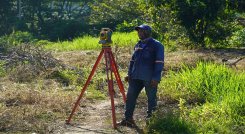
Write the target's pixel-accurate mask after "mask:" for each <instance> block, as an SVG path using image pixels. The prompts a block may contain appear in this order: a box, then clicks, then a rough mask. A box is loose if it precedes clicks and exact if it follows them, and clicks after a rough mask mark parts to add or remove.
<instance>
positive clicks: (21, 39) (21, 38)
mask: <svg viewBox="0 0 245 134" xmlns="http://www.w3.org/2000/svg"><path fill="white" fill-rule="evenodd" d="M31 42H36V39H35V38H34V36H33V35H32V34H31V33H28V32H21V31H16V32H15V31H14V32H12V33H11V34H10V35H5V36H2V37H0V47H1V48H2V51H5V52H6V51H7V50H8V49H10V48H12V47H14V46H17V45H19V44H22V43H31Z"/></svg>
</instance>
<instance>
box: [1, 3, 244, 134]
mask: <svg viewBox="0 0 245 134" xmlns="http://www.w3.org/2000/svg"><path fill="white" fill-rule="evenodd" d="M244 7H245V2H244V1H242V0H212V1H211V0H116V1H113V2H111V0H62V1H57V0H36V1H31V0H1V1H0V9H1V10H0V79H1V81H0V132H7V133H30V132H31V133H33V132H34V133H35V132H37V133H52V132H53V130H54V129H56V128H55V127H56V125H57V124H55V123H57V122H60V120H62V121H63V120H64V117H67V116H68V114H69V113H70V110H71V109H70V108H71V104H73V103H74V102H75V99H76V96H77V95H78V94H79V93H80V89H81V88H82V85H84V83H85V81H86V80H87V78H88V75H89V73H90V71H91V68H92V64H93V63H94V62H91V59H94V58H96V56H97V55H95V54H97V52H99V51H98V50H100V49H101V44H99V43H98V42H99V37H98V34H99V30H100V28H104V27H108V28H111V29H112V30H113V31H114V33H113V35H112V41H113V43H112V46H113V49H114V48H115V54H116V55H115V57H116V60H117V62H118V65H119V69H120V74H122V75H124V76H125V75H126V72H127V67H128V62H129V60H130V54H131V51H132V50H133V46H134V45H135V44H136V43H137V41H138V36H137V32H135V30H134V27H135V26H137V25H140V24H149V25H150V26H151V27H152V28H153V37H154V38H156V39H158V40H159V41H161V42H162V43H163V44H164V45H165V51H166V58H165V59H166V64H165V66H166V68H165V73H166V74H167V75H166V76H164V78H163V79H162V81H161V83H160V85H159V101H162V102H168V101H169V102H171V106H172V105H173V107H172V108H169V109H167V110H169V111H167V112H166V111H164V110H166V108H165V109H164V108H163V109H164V110H161V108H159V111H157V112H156V113H155V115H154V117H153V118H152V119H151V120H149V122H148V124H147V126H146V127H145V128H144V129H145V130H146V132H148V133H157V134H158V133H183V134H192V133H236V134H240V133H241V134H243V133H245V131H244V126H245V117H244V116H245V113H244V111H245V82H244V81H245V72H244V65H245V64H244V59H242V57H244V52H242V51H243V50H244V47H245V44H244V42H245V30H244V26H245V8H244ZM43 48H44V49H43ZM183 48H184V49H193V48H198V50H200V48H201V50H200V51H201V52H200V53H201V54H200V53H199V55H196V53H198V52H197V51H189V50H188V51H185V53H182V52H180V51H177V52H173V51H176V50H180V49H183ZM202 48H205V50H203V49H202ZM207 48H225V49H226V51H219V52H220V53H219V54H218V53H217V52H216V50H217V51H218V49H214V50H215V51H211V50H207ZM230 48H232V49H230ZM76 50H79V52H78V53H79V54H78V53H77V52H76ZM81 50H87V51H85V52H81ZM90 50H91V51H90ZM232 50H236V51H234V52H235V53H232V54H231V53H229V54H231V55H227V54H226V52H229V51H232ZM69 51H71V52H69ZM92 51H93V52H92ZM207 51H208V52H209V53H212V54H208V53H206V52H207ZM73 53H75V54H74V55H73ZM53 54H54V55H55V56H53ZM57 55H58V56H57ZM207 55H208V56H210V57H208V56H207ZM56 56H57V57H56ZM66 56H67V57H66ZM78 56H80V57H78ZM168 56H169V57H171V56H172V57H174V58H172V59H169V57H168ZM85 57H86V58H87V57H88V59H86V58H85ZM229 58H234V59H235V58H240V59H241V60H240V61H239V63H240V64H239V67H237V68H236V69H232V68H228V67H227V66H225V65H223V63H222V64H217V63H220V61H222V62H224V63H226V59H228V60H229ZM57 59H59V60H57ZM199 59H202V60H201V61H202V62H199V63H196V62H197V60H199ZM170 60H171V61H170ZM207 60H208V61H214V62H215V63H213V62H207ZM182 64H185V65H182ZM102 65H103V67H104V64H102ZM181 65H182V66H181ZM74 66H75V67H74ZM78 68H79V69H78ZM180 68H181V69H180ZM172 69H173V70H175V71H171V70H172ZM96 71H97V72H96V74H95V76H94V77H93V79H92V80H91V82H90V84H89V86H88V89H87V91H86V92H85V94H84V97H86V98H87V99H88V100H89V102H87V103H91V102H90V101H91V100H92V101H93V100H101V99H105V98H106V97H107V96H108V95H107V94H108V93H107V90H104V89H107V88H108V87H107V81H106V75H105V70H103V69H101V70H96ZM124 84H125V85H126V83H124ZM74 96H75V97H74ZM141 97H146V96H145V94H143V95H142V96H141ZM119 108H120V107H119ZM78 114H79V115H80V116H77V117H75V118H76V119H77V120H79V121H80V120H82V119H81V118H83V117H84V113H82V114H81V112H80V111H79V112H78ZM85 116H86V115H85ZM76 119H75V120H76ZM50 124H51V125H50ZM52 125H53V126H52Z"/></svg>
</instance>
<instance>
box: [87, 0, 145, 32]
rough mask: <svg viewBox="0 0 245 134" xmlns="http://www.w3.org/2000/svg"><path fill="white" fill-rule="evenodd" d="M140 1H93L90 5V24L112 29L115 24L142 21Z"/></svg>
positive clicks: (141, 2)
mask: <svg viewBox="0 0 245 134" xmlns="http://www.w3.org/2000/svg"><path fill="white" fill-rule="evenodd" d="M142 4H144V1H142V0H117V1H113V2H112V1H111V0H95V2H94V3H91V4H90V7H91V8H92V12H91V16H90V23H91V24H93V25H103V26H108V27H110V28H112V29H114V28H115V27H116V25H117V24H121V23H123V22H132V21H133V20H135V19H140V20H141V19H142V16H143V12H142Z"/></svg>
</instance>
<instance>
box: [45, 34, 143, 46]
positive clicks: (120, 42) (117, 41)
mask: <svg viewBox="0 0 245 134" xmlns="http://www.w3.org/2000/svg"><path fill="white" fill-rule="evenodd" d="M137 40H138V37H137V33H136V32H131V33H113V36H112V41H113V43H112V46H119V47H122V46H134V44H135V43H136V42H137ZM98 42H99V37H92V36H84V37H82V38H77V39H74V40H72V41H63V42H57V43H50V44H49V45H46V46H45V48H46V49H49V50H55V51H74V50H98V49H101V44H99V43H98Z"/></svg>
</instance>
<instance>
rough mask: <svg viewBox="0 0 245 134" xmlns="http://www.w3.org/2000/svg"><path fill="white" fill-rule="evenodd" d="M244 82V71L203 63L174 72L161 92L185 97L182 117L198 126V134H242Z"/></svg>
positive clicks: (182, 105)
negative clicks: (232, 133)
mask: <svg viewBox="0 0 245 134" xmlns="http://www.w3.org/2000/svg"><path fill="white" fill-rule="evenodd" d="M244 81H245V73H244V72H235V71H234V70H232V69H229V68H227V67H225V66H224V65H217V64H214V63H205V62H204V63H203V62H200V63H198V64H197V66H196V67H195V68H189V67H186V66H184V67H183V69H182V70H181V71H180V72H178V73H176V72H171V73H170V74H169V75H168V76H167V78H165V79H164V80H163V82H161V84H160V91H159V94H160V97H164V96H165V95H168V96H171V98H172V99H175V100H179V98H182V99H180V104H179V108H180V114H181V118H183V119H184V120H187V121H188V122H191V123H192V124H194V125H196V126H197V132H198V133H231V132H234V133H240V132H242V131H243V130H242V126H243V125H244V121H245V120H244V111H245V109H244V107H245V100H244V99H245V98H244V96H245V83H244ZM186 101H187V103H186ZM188 104H192V107H189V106H188V107H187V105H188ZM158 131H160V130H158Z"/></svg>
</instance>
